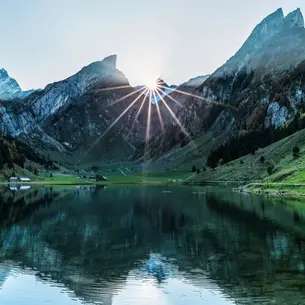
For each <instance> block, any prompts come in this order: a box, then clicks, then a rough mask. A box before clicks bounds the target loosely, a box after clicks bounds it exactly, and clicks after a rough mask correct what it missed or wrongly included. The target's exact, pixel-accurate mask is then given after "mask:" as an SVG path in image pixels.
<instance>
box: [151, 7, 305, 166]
mask: <svg viewBox="0 0 305 305" xmlns="http://www.w3.org/2000/svg"><path fill="white" fill-rule="evenodd" d="M304 63H305V29H304V19H303V16H302V13H301V11H300V10H299V9H297V10H296V11H294V12H292V13H290V14H289V15H287V16H286V17H284V15H283V11H282V9H279V10H277V11H276V12H275V13H273V14H271V15H270V16H268V17H267V18H265V19H264V20H263V21H262V22H261V23H260V24H259V25H258V26H257V27H256V28H255V29H254V30H253V32H252V33H251V35H250V36H249V38H248V39H247V41H246V42H245V43H244V44H243V46H242V47H241V49H240V50H238V52H237V53H236V54H235V55H234V56H233V57H232V58H231V59H229V60H228V61H227V62H226V63H225V64H224V65H223V66H222V67H220V68H219V69H218V70H217V71H216V72H215V73H214V74H212V75H211V76H210V77H209V78H208V79H207V80H205V81H204V83H203V84H202V85H200V86H199V87H198V88H196V89H195V90H193V91H191V92H189V91H187V93H191V94H193V95H196V96H198V97H199V98H196V97H194V96H190V95H185V94H182V93H180V92H179V89H180V90H181V91H186V90H183V88H182V87H180V88H178V90H177V91H176V92H173V94H172V97H173V98H175V99H176V100H178V101H179V102H180V103H181V104H183V106H184V107H185V108H182V107H180V108H179V107H177V108H175V110H176V113H177V118H178V120H179V121H180V123H181V124H182V125H183V126H184V127H185V129H186V130H187V131H188V133H189V135H191V136H192V138H193V139H196V138H198V137H200V138H201V140H200V141H199V146H198V145H196V146H194V145H191V144H189V145H188V147H189V149H188V150H189V152H188V154H185V157H186V158H189V157H188V155H190V154H193V155H194V156H197V157H198V155H201V156H203V158H202V159H203V160H204V159H205V158H206V156H207V155H208V153H209V152H210V151H211V149H214V148H216V147H217V146H219V145H220V144H222V143H224V142H225V141H226V140H227V139H230V138H232V137H239V136H240V135H243V134H246V133H248V132H251V131H253V130H262V129H264V128H267V127H270V126H271V125H272V126H275V127H280V126H283V125H284V124H286V122H288V121H290V120H292V119H293V118H294V117H295V116H296V115H297V114H298V113H301V112H302V111H303V109H304V105H303V101H304V97H305V77H304V71H303V68H304ZM171 125H172V126H176V128H171V127H170V126H167V133H166V134H165V137H166V138H167V139H170V138H173V137H176V136H177V134H178V133H179V132H181V130H180V131H178V130H179V126H178V125H177V124H176V123H175V122H172V124H171ZM208 139H209V140H208ZM165 142H166V141H165ZM157 143H161V141H160V139H158V138H157V139H154V140H153V143H152V145H153V146H154V149H153V150H152V153H151V157H153V158H156V157H160V156H161V155H162V152H164V150H165V151H167V150H171V149H173V148H174V149H173V151H176V153H175V154H173V155H172V157H173V158H172V161H171V162H170V163H169V164H168V166H171V163H172V164H175V166H176V164H177V162H176V161H175V158H174V155H179V162H181V164H183V163H184V161H183V159H181V158H180V156H181V154H179V153H178V154H177V151H179V146H181V141H176V142H175V143H173V144H174V145H173V146H172V147H167V148H166V147H164V145H163V146H160V145H159V147H157V146H156V144H157ZM200 143H202V145H201V144H200ZM198 149H199V151H200V152H198ZM183 150H185V148H183Z"/></svg>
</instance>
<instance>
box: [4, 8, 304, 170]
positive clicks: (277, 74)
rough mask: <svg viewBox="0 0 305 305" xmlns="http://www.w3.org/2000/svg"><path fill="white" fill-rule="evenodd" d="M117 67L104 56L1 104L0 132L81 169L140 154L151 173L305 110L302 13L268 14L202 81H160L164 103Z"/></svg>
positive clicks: (12, 87) (10, 84) (13, 88)
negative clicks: (143, 93)
mask: <svg viewBox="0 0 305 305" xmlns="http://www.w3.org/2000/svg"><path fill="white" fill-rule="evenodd" d="M116 60H117V57H116V55H112V56H109V57H107V58H105V59H104V60H102V61H98V62H94V63H92V64H90V65H88V66H86V67H84V68H83V69H81V71H79V72H78V73H76V74H75V75H73V76H71V77H69V78H67V79H65V80H62V81H59V82H56V83H53V84H50V85H48V86H47V87H46V88H45V89H43V90H41V91H36V92H34V93H32V94H30V95H29V96H28V97H26V98H24V99H23V100H22V102H21V103H20V102H17V101H18V99H16V98H15V99H13V100H10V101H6V102H1V103H0V118H1V119H0V129H1V130H2V132H3V134H4V135H10V136H14V137H16V136H18V137H20V138H21V139H23V141H24V142H26V143H27V144H28V145H30V146H31V147H35V149H37V150H38V151H39V152H41V153H42V154H45V155H46V154H48V153H49V152H50V151H51V152H52V157H56V158H59V159H61V158H64V157H66V159H65V162H67V160H68V162H70V163H71V164H75V163H77V162H85V161H84V158H87V160H86V162H88V163H90V162H91V161H92V160H100V161H101V162H108V161H109V162H117V161H122V160H137V161H142V160H143V159H142V158H143V156H144V155H145V156H146V157H150V158H151V159H152V160H153V161H154V162H153V163H151V164H152V165H153V166H154V167H157V166H158V164H159V165H162V166H163V167H164V164H166V166H167V167H173V166H174V167H179V166H181V165H183V166H189V162H192V163H193V160H199V161H200V162H201V164H205V160H206V159H207V157H208V156H209V154H210V153H211V151H212V150H215V149H216V148H218V147H220V146H222V145H223V144H224V143H227V142H228V141H231V139H236V138H240V137H246V135H248V134H251V135H252V136H253V132H259V133H260V134H263V132H264V131H265V130H272V128H279V127H281V126H284V125H285V126H286V125H287V124H289V123H290V122H291V121H292V120H294V119H295V118H296V117H297V116H300V115H301V114H302V113H303V112H304V111H305V106H304V101H305V77H304V75H305V29H304V19H303V15H302V13H301V11H300V9H297V10H295V11H294V12H292V13H290V14H288V15H287V16H284V14H283V11H282V9H279V10H277V11H276V12H274V13H272V14H271V15H269V16H268V17H267V18H265V19H264V20H263V21H262V22H261V23H259V24H258V25H257V26H256V27H255V29H254V30H253V32H252V33H251V34H250V36H249V38H248V39H247V40H246V41H245V43H244V44H243V45H242V46H241V48H240V49H239V50H238V51H237V52H236V54H235V55H233V56H232V57H231V58H230V59H229V60H228V61H227V62H226V63H225V64H224V65H223V66H221V67H220V68H219V69H217V70H216V71H215V72H214V73H213V74H211V75H210V76H200V77H197V78H194V79H191V80H189V81H188V82H186V83H184V84H182V85H180V86H178V87H177V88H171V87H170V86H168V84H166V83H165V82H164V81H163V80H159V82H160V84H159V88H160V89H161V90H162V93H160V94H161V96H162V99H163V101H162V102H160V100H161V99H160V97H159V96H158V95H157V96H156V98H154V97H153V101H152V104H153V105H150V104H149V102H148V101H149V99H148V96H147V95H146V96H140V95H141V90H142V88H141V86H139V87H137V88H133V87H131V86H130V84H129V82H128V79H127V78H126V77H125V76H124V74H123V73H122V72H121V71H119V70H118V69H117V68H116ZM2 74H3V76H2V78H3V79H4V82H3V84H6V86H4V85H3V88H9V89H5V90H6V92H7V91H9V92H11V93H12V92H14V94H13V95H12V96H14V95H15V94H16V93H18V92H19V90H21V89H20V87H19V86H18V84H17V83H16V81H14V80H13V79H11V78H8V75H7V73H6V74H5V73H4V72H2ZM18 88H19V89H18ZM3 92H4V89H3ZM17 95H18V94H17ZM19 101H20V100H19ZM149 113H150V119H148V114H149ZM148 123H150V125H149V126H150V127H149V128H147V125H148ZM270 128H271V129H270ZM259 138H263V137H259ZM269 144H270V143H269ZM199 161H198V162H199Z"/></svg>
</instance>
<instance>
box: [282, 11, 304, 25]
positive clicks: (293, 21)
mask: <svg viewBox="0 0 305 305" xmlns="http://www.w3.org/2000/svg"><path fill="white" fill-rule="evenodd" d="M285 25H286V26H288V27H290V28H304V17H303V14H302V12H301V10H300V8H298V9H296V10H295V11H293V12H291V13H290V14H288V15H287V16H286V17H285Z"/></svg>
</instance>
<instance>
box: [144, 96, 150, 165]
mask: <svg viewBox="0 0 305 305" xmlns="http://www.w3.org/2000/svg"><path fill="white" fill-rule="evenodd" d="M150 123H151V91H149V103H148V111H147V123H146V136H145V148H144V160H145V161H146V160H147V150H148V145H149V140H150Z"/></svg>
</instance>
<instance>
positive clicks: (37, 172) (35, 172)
mask: <svg viewBox="0 0 305 305" xmlns="http://www.w3.org/2000/svg"><path fill="white" fill-rule="evenodd" d="M38 174H39V171H38V168H37V167H35V168H34V175H35V176H38Z"/></svg>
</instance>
